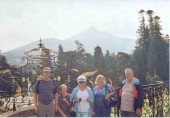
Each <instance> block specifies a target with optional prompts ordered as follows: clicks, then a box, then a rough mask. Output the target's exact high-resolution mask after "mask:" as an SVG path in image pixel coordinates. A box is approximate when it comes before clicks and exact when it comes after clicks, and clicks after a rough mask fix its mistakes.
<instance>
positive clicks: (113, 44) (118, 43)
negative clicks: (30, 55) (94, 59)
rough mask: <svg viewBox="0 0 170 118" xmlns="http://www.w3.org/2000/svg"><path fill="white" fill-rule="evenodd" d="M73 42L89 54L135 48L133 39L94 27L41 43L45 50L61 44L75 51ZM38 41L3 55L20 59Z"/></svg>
mask: <svg viewBox="0 0 170 118" xmlns="http://www.w3.org/2000/svg"><path fill="white" fill-rule="evenodd" d="M75 40H78V41H79V42H80V43H82V44H83V45H84V48H85V50H86V52H89V53H91V54H93V53H94V48H95V47H96V46H100V47H101V48H102V51H103V53H105V52H106V50H109V51H110V53H112V52H114V53H117V52H126V53H132V50H133V49H134V46H135V39H128V38H122V37H116V36H113V35H112V34H110V33H108V32H106V31H100V30H97V29H96V28H94V27H90V28H88V29H86V30H84V31H83V32H81V33H79V34H77V35H75V36H73V37H70V38H68V39H65V40H59V39H55V38H48V39H44V40H43V41H42V43H44V46H45V47H46V48H49V49H52V50H55V51H57V50H58V45H59V44H61V45H62V46H63V49H64V51H69V50H72V51H73V50H76V44H75ZM38 43H39V40H37V41H34V42H32V43H29V44H27V45H25V46H22V47H18V48H16V49H14V50H10V51H8V52H5V53H3V55H5V56H6V58H7V59H8V60H9V59H10V60H11V59H21V57H22V56H24V52H27V51H29V50H31V49H33V48H37V47H38V46H37V44H38Z"/></svg>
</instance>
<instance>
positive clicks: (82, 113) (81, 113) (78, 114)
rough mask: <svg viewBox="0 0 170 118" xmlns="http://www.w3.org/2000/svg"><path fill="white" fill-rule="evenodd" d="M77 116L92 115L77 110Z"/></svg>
mask: <svg viewBox="0 0 170 118" xmlns="http://www.w3.org/2000/svg"><path fill="white" fill-rule="evenodd" d="M76 117H90V116H89V113H88V112H77V113H76Z"/></svg>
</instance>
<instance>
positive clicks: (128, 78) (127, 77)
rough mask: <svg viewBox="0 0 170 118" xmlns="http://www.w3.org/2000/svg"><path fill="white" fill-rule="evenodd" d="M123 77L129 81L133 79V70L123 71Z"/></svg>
mask: <svg viewBox="0 0 170 118" xmlns="http://www.w3.org/2000/svg"><path fill="white" fill-rule="evenodd" d="M125 77H126V79H127V80H128V81H131V80H132V79H133V72H132V71H130V70H127V71H125Z"/></svg>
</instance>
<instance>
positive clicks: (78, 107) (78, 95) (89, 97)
mask: <svg viewBox="0 0 170 118" xmlns="http://www.w3.org/2000/svg"><path fill="white" fill-rule="evenodd" d="M77 82H78V86H77V87H75V88H74V89H73V92H72V93H71V96H70V102H72V103H73V105H74V111H75V112H76V117H90V116H91V114H92V106H93V102H94V96H93V92H92V90H91V89H90V88H89V87H87V85H86V77H85V76H83V75H80V76H79V77H78V78H77Z"/></svg>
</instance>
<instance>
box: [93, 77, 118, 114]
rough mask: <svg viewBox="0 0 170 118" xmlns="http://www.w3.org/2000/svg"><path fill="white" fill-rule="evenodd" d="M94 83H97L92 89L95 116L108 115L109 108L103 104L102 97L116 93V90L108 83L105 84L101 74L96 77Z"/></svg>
mask: <svg viewBox="0 0 170 118" xmlns="http://www.w3.org/2000/svg"><path fill="white" fill-rule="evenodd" d="M95 84H96V85H97V86H95V87H94V89H93V94H94V112H95V117H110V112H111V108H108V107H107V106H106V105H105V103H104V99H109V97H111V96H113V95H114V94H116V90H115V89H114V88H113V87H112V86H111V85H110V84H106V81H105V77H104V76H103V75H98V76H97V77H96V80H95ZM106 87H107V89H106Z"/></svg>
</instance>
